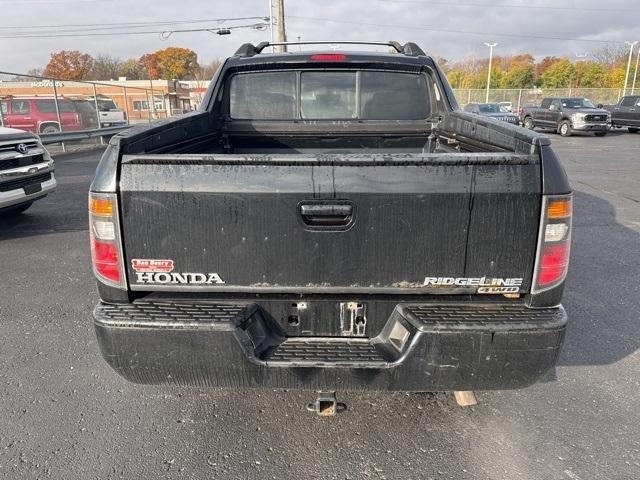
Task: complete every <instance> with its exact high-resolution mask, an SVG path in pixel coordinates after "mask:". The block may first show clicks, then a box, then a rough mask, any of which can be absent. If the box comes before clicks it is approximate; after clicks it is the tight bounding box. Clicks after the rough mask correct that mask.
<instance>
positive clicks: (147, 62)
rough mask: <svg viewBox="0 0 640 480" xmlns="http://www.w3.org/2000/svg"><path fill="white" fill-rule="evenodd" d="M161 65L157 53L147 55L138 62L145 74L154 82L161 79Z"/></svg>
mask: <svg viewBox="0 0 640 480" xmlns="http://www.w3.org/2000/svg"><path fill="white" fill-rule="evenodd" d="M159 63H160V62H159V60H158V56H157V55H156V54H155V53H147V54H146V55H143V56H141V57H140V60H138V65H139V66H140V68H141V69H142V71H143V72H144V75H145V76H147V78H151V79H153V80H157V79H159V78H160V69H159Z"/></svg>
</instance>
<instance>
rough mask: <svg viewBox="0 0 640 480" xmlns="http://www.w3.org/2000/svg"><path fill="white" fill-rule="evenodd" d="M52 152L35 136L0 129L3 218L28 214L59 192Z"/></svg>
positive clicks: (13, 130)
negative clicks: (48, 196)
mask: <svg viewBox="0 0 640 480" xmlns="http://www.w3.org/2000/svg"><path fill="white" fill-rule="evenodd" d="M53 172H54V165H53V160H52V159H51V156H50V155H49V152H47V150H46V149H45V148H44V146H43V145H42V143H40V140H38V137H36V136H35V135H33V134H32V133H29V132H25V131H23V130H17V129H13V128H6V127H0V215H1V216H7V215H15V214H18V213H21V212H24V211H25V210H26V209H27V208H29V207H30V206H31V204H32V203H33V202H34V201H36V200H39V199H41V198H43V197H45V196H46V195H48V194H49V193H51V192H53V191H54V190H55V188H56V179H55V177H54V174H53Z"/></svg>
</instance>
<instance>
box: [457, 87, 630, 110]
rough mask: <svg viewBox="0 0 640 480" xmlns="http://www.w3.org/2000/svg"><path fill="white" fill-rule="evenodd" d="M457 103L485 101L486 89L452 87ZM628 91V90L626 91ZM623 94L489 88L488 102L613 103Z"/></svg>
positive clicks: (604, 90)
mask: <svg viewBox="0 0 640 480" xmlns="http://www.w3.org/2000/svg"><path fill="white" fill-rule="evenodd" d="M454 92H455V95H456V98H457V99H458V103H460V105H462V106H464V105H467V104H469V103H485V100H486V95H487V91H486V90H485V89H483V88H482V89H481V88H458V89H454ZM627 93H630V91H627ZM622 96H623V92H622V89H621V88H527V89H493V90H489V102H493V103H495V102H511V105H512V108H513V111H514V112H515V111H517V109H519V108H520V107H523V106H531V105H539V104H540V101H541V100H542V99H543V98H545V97H586V98H588V99H589V100H591V101H592V102H593V103H595V104H599V103H601V104H603V105H608V104H613V103H617V102H618V100H620V98H621V97H622Z"/></svg>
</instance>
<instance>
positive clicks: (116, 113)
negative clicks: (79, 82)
mask: <svg viewBox="0 0 640 480" xmlns="http://www.w3.org/2000/svg"><path fill="white" fill-rule="evenodd" d="M90 100H94V99H93V98H91V99H90ZM95 102H96V104H97V105H98V113H99V116H100V128H102V127H113V126H116V125H126V124H127V114H126V113H125V112H124V111H123V110H122V109H120V108H118V106H117V105H116V103H115V102H114V101H113V100H112V99H111V98H109V97H102V96H100V95H98V98H97V99H96V100H95Z"/></svg>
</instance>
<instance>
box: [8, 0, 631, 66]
mask: <svg viewBox="0 0 640 480" xmlns="http://www.w3.org/2000/svg"><path fill="white" fill-rule="evenodd" d="M268 1H269V0H259V1H254V0H250V1H247V0H244V1H236V2H230V1H215V0H208V1H204V0H179V1H177V0H170V1H169V0H155V1H149V0H0V9H1V11H2V14H1V18H2V20H3V21H2V22H1V23H0V37H5V36H8V35H14V34H17V33H20V34H26V33H28V32H30V30H29V28H30V27H32V26H46V27H50V26H52V25H56V26H61V25H69V24H70V25H84V27H75V28H76V30H77V29H78V28H84V29H85V30H86V29H89V28H94V29H95V28H98V27H97V26H96V24H97V25H102V28H105V24H108V23H116V22H149V21H157V22H168V21H185V20H205V19H216V18H221V17H246V16H260V15H267V12H268ZM447 4H448V5H447ZM479 4H480V5H481V6H472V5H479ZM514 5H521V6H528V7H529V8H513V6H514ZM285 7H286V15H287V22H286V27H287V35H288V37H289V40H295V39H296V37H298V36H300V37H302V39H303V40H336V39H344V40H389V39H393V40H398V41H401V42H405V41H415V42H417V43H418V44H419V45H420V46H422V48H423V49H424V50H425V51H427V52H428V53H429V54H431V55H433V56H434V57H446V58H449V59H453V60H457V59H463V58H467V57H470V56H475V57H484V56H486V55H487V53H488V48H487V47H485V46H484V45H483V44H484V42H497V43H499V46H498V47H497V50H496V54H502V55H507V54H515V53H521V52H531V53H533V54H534V55H536V56H537V57H542V56H545V55H568V56H570V57H574V58H575V54H576V53H585V52H593V51H595V50H597V49H598V48H601V47H602V46H603V45H605V44H603V43H596V42H589V41H575V40H559V39H542V38H524V36H534V37H535V36H537V37H555V38H564V39H597V40H611V41H618V42H624V41H625V40H640V1H638V0H609V1H607V2H603V1H602V0H565V1H563V2H558V1H553V0H524V1H523V0H456V1H447V0H434V1H431V0H397V1H396V0H350V1H337V0H285ZM532 7H533V8H532ZM546 7H552V8H553V9H552V8H546ZM250 22H252V20H250V21H249V23H250ZM235 23H236V24H242V23H247V21H244V22H235ZM233 24H234V22H229V23H226V24H225V25H233ZM216 26H220V24H216V23H214V22H208V23H199V24H196V23H194V24H181V25H176V26H172V27H168V26H167V27H166V26H162V27H158V26H150V27H149V26H147V27H144V28H137V29H135V28H133V27H118V28H114V27H109V28H111V32H114V31H115V32H122V31H125V30H128V31H135V30H138V31H139V30H151V31H155V30H164V29H166V30H171V29H185V28H200V27H216ZM73 29H74V28H73V27H66V26H65V27H64V28H63V27H60V28H46V29H44V28H41V29H40V31H43V30H46V32H47V33H48V32H52V31H55V30H64V31H65V32H66V33H69V32H70V30H73ZM436 30H447V31H446V32H445V31H436ZM102 31H103V32H104V31H105V30H102ZM461 32H477V33H478V34H471V33H461ZM498 34H506V35H510V36H503V35H498ZM268 38H269V32H268V30H267V31H262V32H260V31H254V30H251V29H240V30H235V31H234V32H233V33H232V34H231V35H227V36H219V35H213V34H211V33H208V32H195V33H174V34H173V35H172V36H171V37H170V38H169V39H168V40H166V41H162V40H160V39H159V38H158V35H157V34H154V33H149V34H144V35H131V36H124V35H116V36H94V37H91V36H88V37H70V38H67V37H59V38H20V39H7V38H0V70H4V71H12V72H26V71H27V70H29V69H30V68H34V67H43V66H44V65H45V64H46V63H47V61H48V59H49V55H50V53H51V52H52V51H57V50H73V49H77V50H82V51H85V52H88V53H90V54H91V55H94V56H95V55H97V54H100V53H108V54H111V55H116V56H119V57H122V58H127V57H135V58H138V57H140V56H141V55H142V54H144V53H147V52H152V51H155V50H158V49H162V48H166V47H169V46H180V47H187V48H191V49H193V50H195V51H196V52H197V54H198V59H199V61H200V62H201V63H207V62H209V61H211V60H213V59H215V58H223V57H225V56H228V55H230V54H232V53H233V52H234V51H235V49H236V48H237V47H238V45H240V44H241V43H244V42H254V43H257V42H259V41H261V40H267V39H268Z"/></svg>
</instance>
